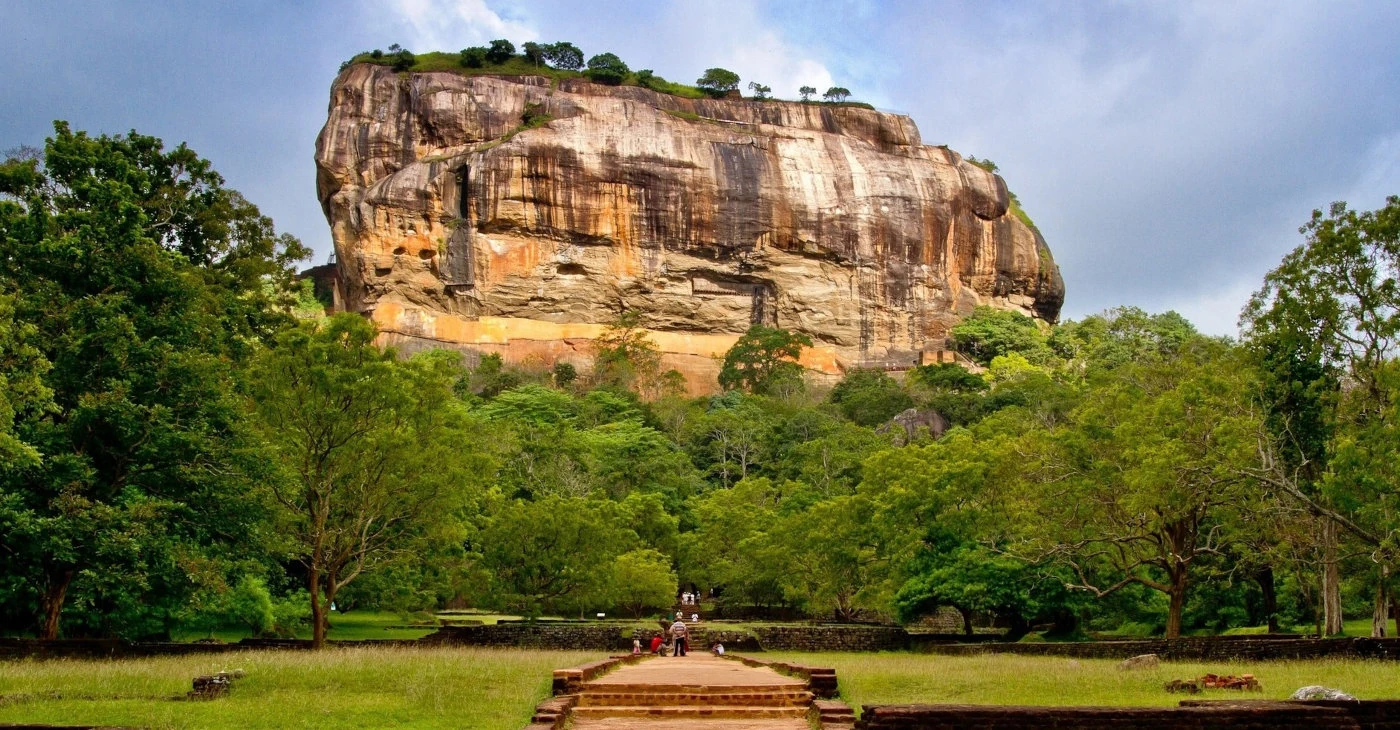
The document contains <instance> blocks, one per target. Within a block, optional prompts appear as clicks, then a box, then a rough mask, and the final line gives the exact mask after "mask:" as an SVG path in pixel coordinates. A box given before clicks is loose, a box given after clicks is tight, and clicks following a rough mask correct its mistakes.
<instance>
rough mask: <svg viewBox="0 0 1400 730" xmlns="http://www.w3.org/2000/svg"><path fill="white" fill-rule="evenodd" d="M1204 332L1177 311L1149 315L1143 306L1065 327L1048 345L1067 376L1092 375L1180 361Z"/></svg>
mask: <svg viewBox="0 0 1400 730" xmlns="http://www.w3.org/2000/svg"><path fill="white" fill-rule="evenodd" d="M1198 334H1199V333H1197V332H1196V328H1195V327H1194V326H1192V324H1191V323H1190V322H1188V321H1186V318H1184V317H1182V316H1181V315H1180V314H1177V313H1176V312H1163V313H1161V314H1148V313H1147V312H1144V311H1143V310H1141V309H1138V308H1137V307H1115V308H1113V309H1110V310H1108V311H1106V312H1104V313H1103V314H1095V315H1090V316H1088V317H1085V318H1084V319H1082V320H1080V321H1078V322H1073V321H1071V322H1064V323H1061V324H1060V325H1059V326H1057V327H1055V329H1054V331H1053V332H1052V333H1051V335H1050V338H1049V340H1048V344H1049V346H1050V349H1051V350H1053V351H1054V353H1055V355H1057V356H1058V357H1060V358H1063V359H1064V360H1065V366H1064V368H1063V369H1064V371H1065V372H1066V373H1067V374H1072V375H1077V376H1080V377H1090V376H1092V375H1093V374H1094V373H1095V372H1096V371H1104V370H1113V369H1114V368H1118V367H1121V366H1123V365H1126V364H1128V363H1142V362H1150V361H1154V360H1162V359H1170V358H1173V357H1176V356H1177V353H1178V352H1179V351H1180V349H1181V347H1182V345H1184V344H1186V343H1188V342H1190V341H1192V340H1193V339H1194V338H1195V337H1197V335H1198ZM1032 347H1034V346H1032ZM1023 354H1024V353H1023Z"/></svg>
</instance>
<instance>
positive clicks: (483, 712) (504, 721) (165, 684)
mask: <svg viewBox="0 0 1400 730" xmlns="http://www.w3.org/2000/svg"><path fill="white" fill-rule="evenodd" d="M602 656H603V654H602V653H601V652H599V653H587V652H550V651H529V650H501V649H453V648H438V649H415V648H388V647H386V648H354V649H332V650H327V651H323V652H303V651H285V652H281V651H263V652H238V653H233V654H223V655H204V656H191V657H163V658H154V659H131V660H121V661H87V660H84V661H73V660H52V661H18V662H0V723H63V724H94V725H116V726H127V727H132V726H136V727H144V728H210V729H217V728H230V729H233V728H240V729H241V728H302V727H304V728H317V730H334V729H335V728H365V727H375V728H381V727H391V728H454V729H460V728H473V729H474V730H497V729H499V730H518V729H519V728H520V727H521V726H523V725H524V724H525V723H526V722H527V721H528V720H529V718H530V715H531V713H532V711H533V710H534V707H535V704H536V703H538V702H539V701H540V700H542V699H544V698H545V697H547V696H548V695H549V685H550V670H552V669H555V668H558V667H568V666H573V665H576V664H580V663H583V662H586V661H592V660H594V659H598V658H601V657H602ZM223 669H243V670H244V671H245V672H247V676H246V677H245V678H244V679H241V680H239V681H238V682H237V683H236V684H235V685H234V688H233V691H232V693H231V694H230V695H229V696H228V697H226V698H222V699H217V700H210V701H181V700H178V699H176V698H179V697H182V696H183V695H184V693H185V692H187V691H188V690H189V689H190V680H191V679H192V678H193V677H195V676H196V675H200V674H209V673H212V672H216V671H219V670H223Z"/></svg>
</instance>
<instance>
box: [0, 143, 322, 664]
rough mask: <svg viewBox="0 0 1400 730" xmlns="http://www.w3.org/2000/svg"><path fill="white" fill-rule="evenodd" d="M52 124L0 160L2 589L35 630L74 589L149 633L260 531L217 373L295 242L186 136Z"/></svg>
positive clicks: (252, 338)
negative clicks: (31, 149) (170, 144)
mask: <svg viewBox="0 0 1400 730" xmlns="http://www.w3.org/2000/svg"><path fill="white" fill-rule="evenodd" d="M54 131H55V134H54V136H53V137H51V138H50V139H49V140H48V141H47V144H46V147H45V151H44V155H43V160H42V164H41V162H40V161H39V160H37V159H21V160H14V159H12V160H9V161H7V162H5V163H4V164H3V165H0V300H3V301H0V310H4V311H0V375H2V376H3V377H4V378H5V379H6V381H7V387H6V388H5V391H4V392H5V395H4V400H5V401H6V403H7V404H8V407H7V409H6V410H7V413H6V416H5V418H7V419H8V420H9V422H8V423H5V422H3V421H4V420H5V419H0V433H3V432H5V431H8V432H9V433H8V435H7V436H6V437H4V438H3V440H4V442H5V444H6V446H5V447H4V448H5V449H6V450H7V451H9V452H12V453H15V454H17V456H16V458H6V459H0V553H3V554H4V555H5V559H4V560H3V561H0V565H3V567H2V568H0V579H3V581H4V588H3V589H0V590H4V591H5V595H3V596H0V601H3V602H4V603H5V604H6V607H7V608H8V609H9V610H11V611H12V612H14V613H21V612H25V611H27V610H29V608H28V607H34V608H37V609H38V610H37V614H38V621H37V626H38V633H39V635H40V636H41V637H44V638H53V637H55V636H57V635H58V633H59V632H60V623H61V619H62V616H63V613H64V608H65V606H66V605H68V603H69V599H70V598H71V597H73V596H75V595H77V596H80V598H81V603H80V604H79V605H81V606H84V607H91V608H90V609H88V608H84V609H83V610H81V611H79V612H78V613H77V614H76V615H73V616H70V618H71V619H76V620H78V621H79V623H80V624H82V625H83V626H84V627H85V630H89V631H93V632H101V633H123V634H141V633H157V632H160V631H163V630H165V629H166V628H168V626H169V623H170V621H171V620H173V616H174V615H175V614H176V612H177V611H178V608H179V606H180V604H181V603H183V601H184V600H185V599H186V598H187V597H188V596H190V595H191V594H192V593H193V592H194V591H195V590H196V589H197V588H198V587H199V581H200V580H201V578H200V576H201V575H202V574H204V573H205V572H206V571H204V570H203V569H202V568H200V567H199V566H201V565H204V564H207V563H209V562H211V561H218V560H220V559H222V558H224V557H226V556H228V555H229V554H231V553H240V552H241V553H252V554H261V553H260V551H261V550H263V548H264V545H262V544H261V543H260V537H261V530H260V529H259V524H260V523H261V520H262V518H263V512H262V511H261V509H260V507H259V504H258V503H257V500H256V499H254V498H253V496H252V494H253V490H252V489H251V488H250V482H251V480H252V479H254V478H255V475H256V474H257V473H258V471H259V470H260V465H259V463H258V461H259V460H258V459H257V457H256V452H255V450H254V449H253V448H252V444H250V443H249V441H248V439H247V430H246V428H245V427H244V421H243V419H242V417H241V414H240V411H239V408H238V406H237V402H236V399H235V398H234V397H233V393H232V388H233V386H234V384H235V383H237V382H238V371H237V369H236V366H237V365H238V364H240V363H242V362H244V361H245V360H246V359H247V357H248V356H249V354H250V353H252V352H253V351H254V350H255V349H256V347H257V346H258V343H259V342H260V341H265V340H266V339H268V338H269V337H270V336H271V333H272V332H274V331H275V330H276V329H277V328H278V327H281V326H283V325H284V324H286V323H287V322H288V321H289V317H288V316H287V315H286V313H285V310H286V307H287V305H289V304H290V302H291V301H292V296H291V290H292V287H291V281H292V277H293V275H294V269H293V263H294V262H295V261H296V260H297V259H299V258H302V257H303V256H304V255H305V253H306V249H305V248H304V247H302V246H301V244H300V243H299V242H297V241H296V240H295V239H293V238H290V237H288V236H278V235H277V234H276V233H275V232H274V230H273V227H272V223H271V221H269V220H268V219H267V218H265V217H263V216H262V215H260V214H259V213H258V210H257V208H256V207H254V206H253V205H252V204H250V203H248V202H247V201H246V200H244V199H243V198H242V196H240V195H238V194H237V193H236V192H235V191H232V190H229V189H227V188H225V187H223V179H222V178H221V177H220V176H219V175H218V173H216V172H215V171H214V170H213V168H212V166H211V165H210V163H209V162H208V161H207V160H204V159H202V158H200V157H199V156H198V155H197V154H195V153H194V151H192V150H190V149H189V148H188V147H186V146H184V145H180V146H179V147H177V148H175V149H173V150H166V149H165V148H164V146H163V144H162V143H161V141H160V140H158V139H155V138H153V137H147V136H143V135H139V134H137V133H135V132H132V133H130V134H128V135H126V136H122V137H106V136H103V137H96V138H93V137H89V136H87V135H86V134H85V133H81V132H79V133H74V132H72V131H70V129H69V127H68V125H67V124H66V123H63V122H56V123H55V125H54ZM11 424H12V425H11ZM16 442H18V446H17V445H16Z"/></svg>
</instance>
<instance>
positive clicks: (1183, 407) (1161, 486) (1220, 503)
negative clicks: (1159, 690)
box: [1024, 340, 1259, 638]
mask: <svg viewBox="0 0 1400 730" xmlns="http://www.w3.org/2000/svg"><path fill="white" fill-rule="evenodd" d="M1248 373H1249V368H1248V367H1247V365H1246V364H1245V363H1244V362H1243V359H1242V357H1241V356H1240V354H1239V353H1237V352H1229V351H1224V347H1223V346H1222V345H1219V344H1218V343H1215V342H1212V341H1208V340H1198V341H1197V342H1196V343H1194V344H1193V345H1192V346H1191V351H1189V352H1184V353H1183V355H1182V357H1180V358H1177V359H1175V360H1171V361H1167V362H1162V363H1151V364H1144V365H1134V366H1129V367H1125V368H1122V369H1120V370H1119V371H1117V372H1116V373H1115V375H1114V376H1113V377H1112V378H1109V379H1106V380H1105V381H1104V382H1102V383H1100V384H1096V385H1094V386H1093V387H1092V388H1091V389H1090V391H1089V392H1088V393H1087V394H1086V397H1085V401H1084V403H1083V404H1082V405H1081V406H1080V407H1079V408H1077V409H1076V410H1075V412H1074V414H1073V422H1072V423H1069V424H1066V425H1064V426H1062V427H1061V428H1057V429H1055V430H1054V431H1053V432H1051V433H1050V434H1047V435H1046V436H1047V437H1044V438H1043V439H1042V437H1036V438H1035V439H1034V442H1035V443H1036V445H1029V444H1028V445H1027V446H1026V447H1025V453H1026V454H1036V455H1035V456H1032V457H1030V459H1029V460H1028V462H1027V465H1026V471H1025V472H1024V478H1025V482H1024V483H1025V484H1026V489H1027V490H1028V493H1027V496H1026V497H1025V499H1027V500H1028V501H1029V503H1033V504H1034V505H1035V508H1034V509H1035V510H1036V515H1035V517H1034V518H1033V519H1031V520H1029V521H1028V522H1027V523H1026V525H1027V527H1028V528H1030V529H1031V531H1032V532H1034V533H1037V534H1038V535H1039V537H1038V538H1036V539H1037V540H1039V541H1040V542H1041V544H1042V545H1043V550H1042V552H1041V553H1040V554H1039V555H1037V556H1035V557H1039V558H1046V559H1052V560H1055V561H1058V562H1059V563H1060V564H1063V565H1065V566H1066V567H1068V568H1069V569H1070V570H1072V571H1073V573H1074V575H1075V579H1074V581H1073V587H1074V588H1076V589H1079V590H1084V591H1087V592H1089V593H1091V594H1092V595H1095V596H1097V597H1104V596H1107V595H1109V594H1111V593H1113V592H1115V591H1118V590H1121V589H1123V588H1125V587H1127V586H1130V585H1140V586H1143V587H1145V588H1148V589H1151V590H1153V591H1158V592H1161V593H1163V594H1165V595H1166V596H1167V598H1168V601H1169V605H1168V609H1167V623H1166V635H1167V636H1168V637H1169V638H1170V637H1176V636H1179V635H1180V634H1181V629H1182V612H1183V609H1184V607H1185V604H1186V597H1187V589H1188V585H1189V582H1190V573H1191V569H1192V566H1193V565H1194V564H1195V563H1196V562H1197V560H1198V559H1200V558H1201V557H1202V556H1204V555H1210V554H1214V553H1216V552H1218V551H1219V550H1220V548H1221V547H1222V545H1223V539H1224V536H1225V532H1226V531H1227V525H1228V522H1229V521H1230V520H1231V519H1233V514H1232V510H1233V509H1235V508H1236V506H1237V505H1239V504H1240V503H1241V502H1242V500H1243V499H1244V497H1245V496H1246V495H1247V494H1249V493H1250V490H1251V489H1252V488H1253V486H1254V483H1253V481H1252V480H1251V479H1249V478H1248V477H1247V476H1245V474H1244V469H1245V468H1246V467H1247V466H1248V465H1249V464H1250V463H1251V460H1252V459H1254V458H1256V457H1255V448H1256V447H1257V443H1258V442H1257V435H1258V432H1259V423H1258V420H1257V416H1256V414H1255V412H1254V410H1253V408H1251V405H1250V403H1249V398H1248V392H1249V391H1248V388H1249V381H1248ZM1047 490H1051V491H1050V494H1052V495H1053V496H1052V497H1051V498H1048V499H1047V498H1046V497H1045V495H1046V492H1047Z"/></svg>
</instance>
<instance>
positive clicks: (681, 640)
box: [671, 619, 690, 656]
mask: <svg viewBox="0 0 1400 730" xmlns="http://www.w3.org/2000/svg"><path fill="white" fill-rule="evenodd" d="M689 638H690V630H689V629H687V628H686V627H685V622H684V621H682V620H680V619H676V622H675V623H673V624H671V640H672V641H674V642H675V645H676V649H675V651H673V652H672V653H671V656H685V648H686V647H685V645H686V643H687V641H688V640H689Z"/></svg>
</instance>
